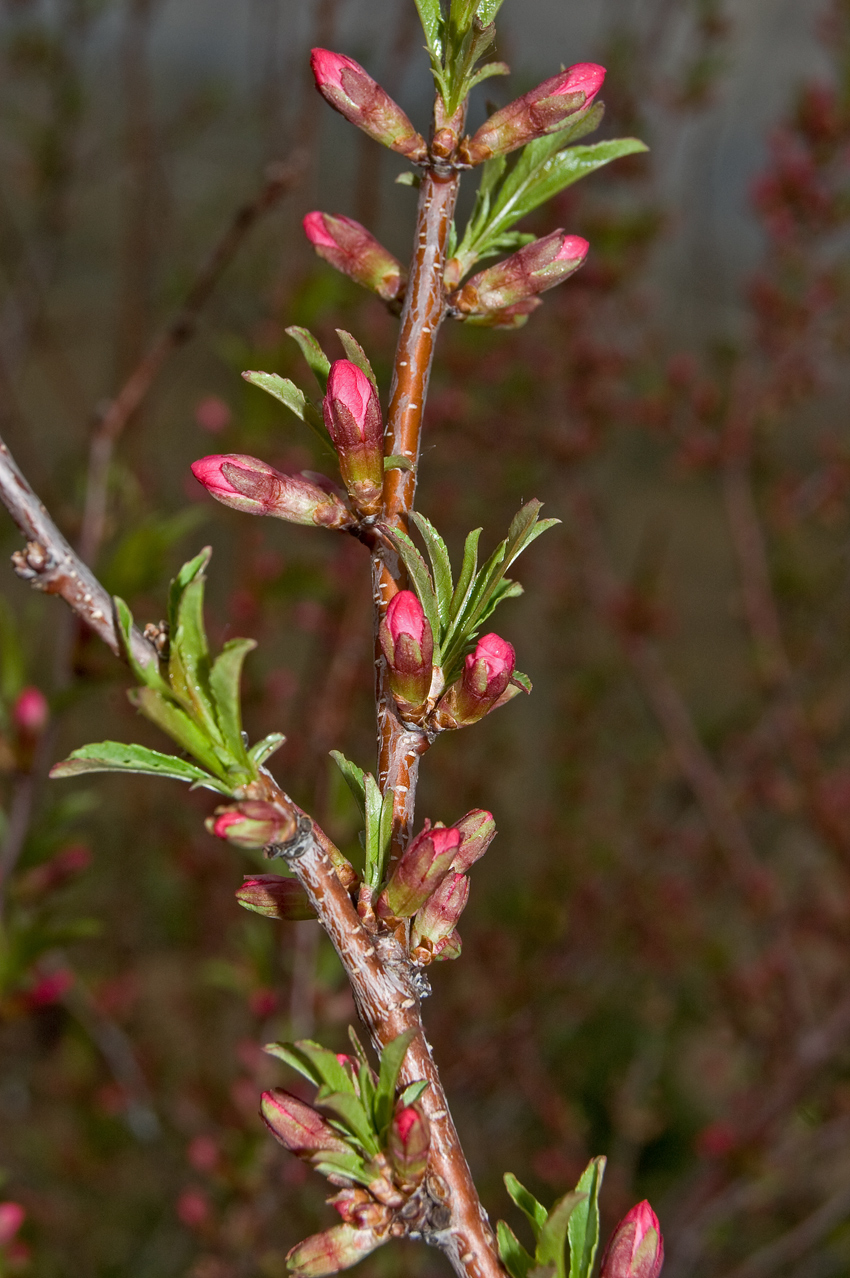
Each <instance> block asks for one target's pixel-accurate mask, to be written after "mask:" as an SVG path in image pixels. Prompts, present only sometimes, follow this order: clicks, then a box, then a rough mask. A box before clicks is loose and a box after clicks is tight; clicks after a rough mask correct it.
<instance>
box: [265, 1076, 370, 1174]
mask: <svg viewBox="0 0 850 1278" xmlns="http://www.w3.org/2000/svg"><path fill="white" fill-rule="evenodd" d="M260 1116H261V1117H262V1119H263V1122H264V1123H265V1124H266V1126H267V1127H268V1129H269V1131H270V1132H271V1133H272V1135H273V1136H274V1137H275V1139H276V1140H279V1141H280V1143H281V1145H285V1146H286V1148H287V1149H288V1150H289V1152H290V1153H291V1154H297V1155H298V1157H299V1158H304V1159H306V1160H307V1161H311V1160H312V1161H314V1162H321V1158H320V1157H318V1156H319V1155H321V1154H326V1153H329V1152H333V1153H336V1154H346V1153H349V1152H350V1150H349V1147H348V1145H346V1143H345V1141H344V1140H342V1138H341V1137H340V1136H338V1135H337V1133H336V1132H335V1131H334V1129H333V1128H332V1127H331V1126H330V1124H329V1123H326V1122H325V1120H324V1119H323V1118H322V1116H321V1114H317V1113H316V1111H315V1110H314V1109H313V1108H312V1107H311V1106H310V1105H307V1104H306V1103H305V1102H304V1101H302V1100H299V1099H298V1097H297V1096H292V1095H290V1093H289V1092H287V1091H285V1090H284V1089H283V1088H282V1087H275V1088H273V1089H272V1091H270V1092H263V1095H262V1099H261V1101H260Z"/></svg>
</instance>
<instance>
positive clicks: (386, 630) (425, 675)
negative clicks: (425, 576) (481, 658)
mask: <svg viewBox="0 0 850 1278" xmlns="http://www.w3.org/2000/svg"><path fill="white" fill-rule="evenodd" d="M378 637H379V640H380V644H381V651H382V652H383V654H384V658H385V660H386V663H387V667H388V674H389V685H390V690H391V692H392V694H393V696H394V697H395V699H396V702H397V703H398V708H399V711H400V713H401V715H402V718H411V717H413V716H415V715H416V714H417V712H419V713H421V711H422V710H423V708H424V705H425V701H426V700H427V697H428V692H429V690H430V687H431V677H432V674H433V669H432V662H433V656H434V636H433V635H432V633H431V626H430V625H429V623H428V619H427V617H426V616H425V613H424V612H423V610H422V605H421V603H420V602H419V600H418V599H417V597H416V595H415V594H414V593H413V591H412V590H400V591H399V592H398V594H396V595H393V597H392V599H391V600H390V602H389V606H388V608H387V611H386V615H385V616H384V619H383V621H382V622H381V626H380V630H379V632H378Z"/></svg>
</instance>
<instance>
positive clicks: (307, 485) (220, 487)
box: [192, 453, 354, 528]
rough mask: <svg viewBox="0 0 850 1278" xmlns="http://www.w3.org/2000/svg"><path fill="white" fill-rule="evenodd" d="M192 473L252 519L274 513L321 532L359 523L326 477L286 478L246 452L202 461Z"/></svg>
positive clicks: (224, 502)
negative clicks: (248, 455) (308, 525)
mask: <svg viewBox="0 0 850 1278" xmlns="http://www.w3.org/2000/svg"><path fill="white" fill-rule="evenodd" d="M192 474H193V475H194V476H195V478H196V479H197V481H198V483H200V484H203V486H204V488H206V490H207V492H208V493H209V494H210V496H211V497H215V499H216V501H220V502H221V503H222V505H224V506H230V507H231V509H233V510H242V511H244V512H245V513H246V514H248V515H271V516H273V518H275V519H286V520H288V521H289V523H291V524H310V525H316V526H317V527H319V528H347V527H349V526H350V525H351V524H353V523H354V519H353V518H352V515H351V511H350V510H348V509H347V507H346V506H345V505H344V503H343V502H342V501H340V499H339V497H337V495H336V493H334V492H333V491H332V485H331V484H330V481H329V480H328V481H325V480H324V477H323V476H318V477H317V476H315V475H306V474H301V475H283V474H281V472H280V471H279V470H275V468H274V466H269V465H268V464H267V463H266V462H264V461H260V460H259V459H258V458H256V457H247V456H245V454H244V453H218V454H213V455H212V456H210V457H202V458H201V459H200V460H199V461H196V462H192ZM317 480H318V481H320V482H317ZM323 483H327V484H328V487H327V488H325V487H323V486H322V485H323Z"/></svg>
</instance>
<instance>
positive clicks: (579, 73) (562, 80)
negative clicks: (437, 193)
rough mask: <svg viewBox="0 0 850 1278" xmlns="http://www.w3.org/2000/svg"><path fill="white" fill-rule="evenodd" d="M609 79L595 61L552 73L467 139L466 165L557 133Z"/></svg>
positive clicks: (462, 146)
mask: <svg viewBox="0 0 850 1278" xmlns="http://www.w3.org/2000/svg"><path fill="white" fill-rule="evenodd" d="M604 79H605V68H604V67H600V66H597V64H596V63H595V62H579V63H577V65H576V66H574V67H569V68H568V69H567V70H566V71H560V72H559V73H558V74H557V75H553V76H550V78H549V79H548V80H544V81H543V83H542V84H538V86H537V88H536V89H531V90H530V91H529V92H528V93H524V94H523V95H522V97H521V98H517V99H516V100H515V101H513V102H509V103H508V105H507V106H506V107H502V109H501V110H500V111H496V112H495V114H494V115H491V116H490V118H489V120H485V122H484V123H483V124H482V126H481V128H480V129H479V130H478V132H477V133H476V134H475V135H474V136H473V137H471V138H464V139H463V141H462V142H461V144H460V148H459V152H458V154H459V158H460V160H461V162H462V163H464V164H481V163H482V161H483V160H490V159H492V157H493V156H494V155H507V154H508V152H510V151H515V150H516V149H517V147H520V146H525V145H526V143H528V142H533V141H534V139H535V138H543V137H546V136H547V134H549V133H557V132H559V130H560V129H565V128H566V127H567V125H569V124H571V123H572V122H574V121H575V118H576V116H578V115H579V113H580V112H583V111H586V110H587V108H588V107H589V106H590V104H591V103H592V102H593V99H594V98H595V97H596V95H597V93H598V92H599V90H600V89H601V88H602V81H603V80H604Z"/></svg>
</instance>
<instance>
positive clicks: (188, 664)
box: [168, 547, 224, 745]
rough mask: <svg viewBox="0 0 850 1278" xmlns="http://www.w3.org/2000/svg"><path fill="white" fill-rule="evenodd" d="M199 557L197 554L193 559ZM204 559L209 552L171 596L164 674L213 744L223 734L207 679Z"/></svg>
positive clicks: (208, 652) (207, 646)
mask: <svg viewBox="0 0 850 1278" xmlns="http://www.w3.org/2000/svg"><path fill="white" fill-rule="evenodd" d="M207 550H209V547H207ZM209 553H210V554H211V553H212V552H211V551H210V552H209ZM200 559H201V557H200V556H198V559H197V560H195V561H193V562H195V563H197V562H198V561H199V560H200ZM208 561H209V554H208V555H207V556H206V558H205V559H204V560H202V561H201V562H200V564H199V567H198V568H197V570H196V571H195V572H194V573H193V575H192V577H191V579H190V580H189V581H188V582H187V583H186V584H185V585H184V586H183V587H182V588H181V590H180V592H179V595H177V597H176V598H175V600H174V604H173V613H174V625H173V627H172V628H171V632H170V635H169V645H168V654H169V655H168V678H169V682H170V684H171V690H172V693H173V695H174V696H176V697H177V698H178V700H180V701H181V702H182V704H183V705H184V706H185V708H186V709H187V710H188V711H189V712H190V714H192V715H193V717H194V718H196V719H197V720H198V722H199V724H200V725H202V726H203V728H204V729H205V731H206V733H207V734H208V736H209V737H210V739H211V740H212V741H214V742H215V743H216V744H217V745H223V743H224V738H223V736H222V734H221V730H220V728H219V724H218V719H217V718H216V713H215V707H214V705H213V695H212V691H211V689H210V683H209V678H210V650H209V645H208V644H207V633H206V628H205V626H204V588H205V586H206V574H205V571H204V570H205V568H206V565H207V563H208Z"/></svg>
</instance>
